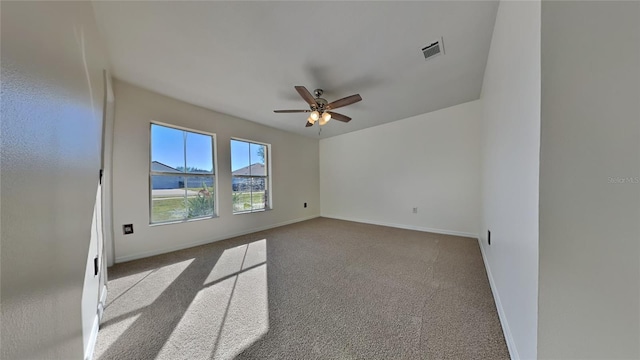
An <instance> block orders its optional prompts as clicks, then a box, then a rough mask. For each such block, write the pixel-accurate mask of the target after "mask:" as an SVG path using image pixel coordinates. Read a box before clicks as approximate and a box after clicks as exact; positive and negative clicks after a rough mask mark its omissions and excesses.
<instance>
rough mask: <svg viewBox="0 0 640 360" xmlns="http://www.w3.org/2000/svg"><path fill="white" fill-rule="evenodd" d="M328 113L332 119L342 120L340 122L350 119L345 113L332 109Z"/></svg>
mask: <svg viewBox="0 0 640 360" xmlns="http://www.w3.org/2000/svg"><path fill="white" fill-rule="evenodd" d="M329 114H331V118H332V119H336V120H338V121H342V122H349V121H351V118H350V117H348V116H347V115H342V114H338V113H337V112H333V111H329Z"/></svg>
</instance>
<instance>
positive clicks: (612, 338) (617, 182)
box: [538, 1, 640, 359]
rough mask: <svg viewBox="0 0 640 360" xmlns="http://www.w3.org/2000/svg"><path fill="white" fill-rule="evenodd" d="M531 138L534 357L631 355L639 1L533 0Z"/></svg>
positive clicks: (638, 198) (636, 352) (636, 309)
mask: <svg viewBox="0 0 640 360" xmlns="http://www.w3.org/2000/svg"><path fill="white" fill-rule="evenodd" d="M541 143H542V148H541V159H540V165H541V167H540V302H539V311H540V312H539V329H538V339H539V343H538V354H539V355H540V358H543V359H561V358H562V359H570V358H572V359H589V358H592V359H604V358H606V359H623V358H624V359H638V358H640V331H639V326H640V302H639V299H638V297H639V296H640V288H639V287H640V261H639V260H640V259H639V258H640V3H639V2H636V1H630V2H613V1H603V2H581V1H579V2H556V1H548V2H543V4H542V138H541ZM610 178H611V179H610Z"/></svg>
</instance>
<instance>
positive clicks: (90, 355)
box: [84, 312, 100, 360]
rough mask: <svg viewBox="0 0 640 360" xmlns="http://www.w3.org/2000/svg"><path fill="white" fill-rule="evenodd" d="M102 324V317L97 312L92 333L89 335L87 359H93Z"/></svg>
mask: <svg viewBox="0 0 640 360" xmlns="http://www.w3.org/2000/svg"><path fill="white" fill-rule="evenodd" d="M99 326H100V318H99V316H98V313H97V312H96V317H95V318H94V319H93V326H92V327H91V335H90V337H89V343H88V344H87V349H86V350H85V353H84V359H85V360H92V359H93V352H94V350H95V348H96V341H97V340H98V327H99Z"/></svg>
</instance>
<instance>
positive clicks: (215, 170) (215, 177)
mask: <svg viewBox="0 0 640 360" xmlns="http://www.w3.org/2000/svg"><path fill="white" fill-rule="evenodd" d="M153 125H158V126H163V127H167V128H170V129H175V130H181V131H186V132H190V133H194V134H200V135H206V136H210V137H211V141H212V142H213V143H212V144H211V152H212V154H211V161H213V173H212V174H203V173H188V172H186V168H185V172H184V173H182V174H181V175H179V176H184V177H185V178H188V177H203V178H210V177H213V189H214V192H213V214H212V215H206V216H200V217H196V218H188V217H187V218H185V219H182V220H167V221H160V222H153V194H152V191H153V188H152V187H153V185H152V183H153V176H177V175H176V173H171V172H164V171H153V170H151V164H152V163H153V154H152V152H153V150H152V149H153V137H152V136H151V131H152V128H153ZM148 134H149V162H148V165H149V168H148V173H149V191H148V192H147V195H148V196H149V226H160V225H170V224H181V223H185V222H191V221H200V220H209V219H215V218H217V217H218V151H217V146H218V139H217V138H216V134H215V133H210V132H207V131H200V130H194V129H191V128H187V127H184V126H180V125H175V124H169V123H164V122H160V121H150V122H149V132H148ZM184 146H185V150H184V151H185V156H186V144H184ZM185 167H186V163H185ZM186 185H187V184H185V188H186ZM186 201H187V197H186V196H185V202H186Z"/></svg>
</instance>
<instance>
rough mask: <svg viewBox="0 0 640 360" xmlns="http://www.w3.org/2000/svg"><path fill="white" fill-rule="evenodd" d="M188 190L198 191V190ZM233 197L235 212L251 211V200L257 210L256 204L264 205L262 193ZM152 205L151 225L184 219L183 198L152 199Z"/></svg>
mask: <svg viewBox="0 0 640 360" xmlns="http://www.w3.org/2000/svg"><path fill="white" fill-rule="evenodd" d="M190 190H198V191H199V190H200V188H195V189H190ZM252 195H253V196H252ZM233 197H234V199H233V211H235V212H238V211H249V210H251V202H252V201H251V200H252V199H253V204H254V207H255V208H257V206H255V205H257V204H260V205H263V204H264V191H261V192H254V193H253V194H251V192H236V193H233ZM188 198H193V196H189V197H188ZM152 204H153V208H152V211H151V214H152V218H151V222H152V223H159V222H165V221H180V220H184V218H185V217H186V213H187V209H186V208H185V205H184V198H182V197H179V198H178V197H175V196H174V197H172V198H170V199H164V198H163V197H154V200H153V202H152Z"/></svg>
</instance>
